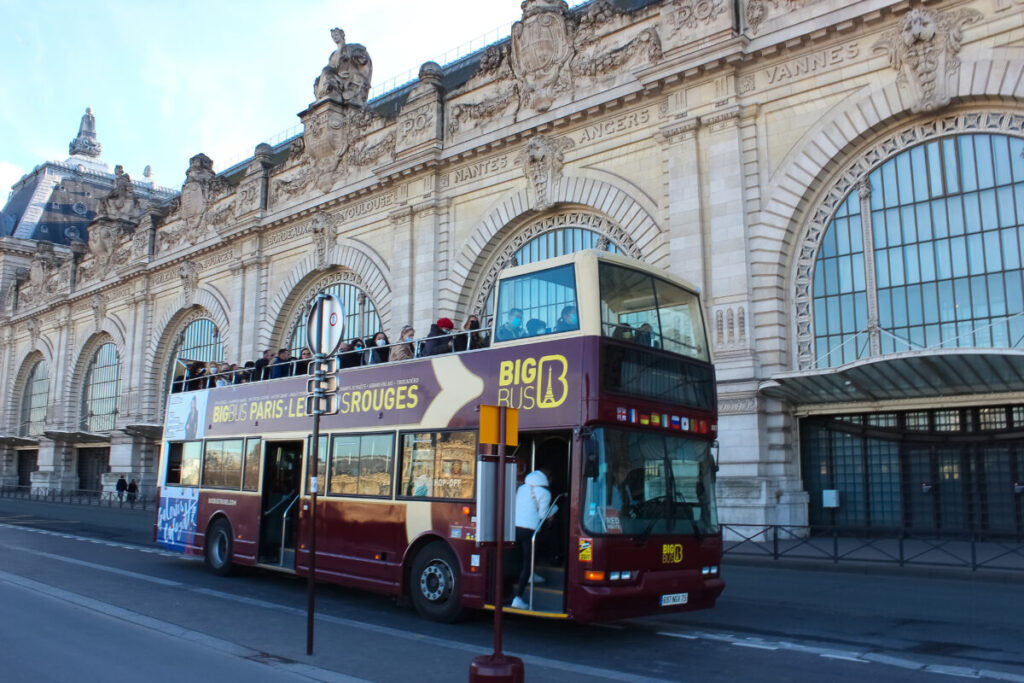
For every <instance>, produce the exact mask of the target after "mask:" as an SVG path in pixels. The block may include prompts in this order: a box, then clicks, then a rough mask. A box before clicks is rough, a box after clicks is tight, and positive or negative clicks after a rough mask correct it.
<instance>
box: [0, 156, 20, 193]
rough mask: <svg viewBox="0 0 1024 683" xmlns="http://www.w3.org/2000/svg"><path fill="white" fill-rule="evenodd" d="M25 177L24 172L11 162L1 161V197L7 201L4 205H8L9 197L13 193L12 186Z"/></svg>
mask: <svg viewBox="0 0 1024 683" xmlns="http://www.w3.org/2000/svg"><path fill="white" fill-rule="evenodd" d="M23 175H25V171H24V170H22V169H20V168H18V167H17V166H15V165H14V164H12V163H10V162H7V161H0V197H3V199H4V200H5V201H4V202H3V203H6V199H7V195H8V193H9V192H10V191H11V185H13V184H14V183H16V182H18V181H19V180H21V176H23Z"/></svg>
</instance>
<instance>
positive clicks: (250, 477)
mask: <svg viewBox="0 0 1024 683" xmlns="http://www.w3.org/2000/svg"><path fill="white" fill-rule="evenodd" d="M262 446H263V441H262V440H261V439H246V442H245V471H244V472H243V475H242V490H243V491H258V490H259V488H260V461H261V460H262V455H263V448H262Z"/></svg>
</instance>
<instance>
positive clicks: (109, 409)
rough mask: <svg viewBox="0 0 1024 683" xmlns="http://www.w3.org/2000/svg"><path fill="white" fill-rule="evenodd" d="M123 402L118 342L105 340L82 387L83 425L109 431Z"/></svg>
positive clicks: (83, 426)
mask: <svg viewBox="0 0 1024 683" xmlns="http://www.w3.org/2000/svg"><path fill="white" fill-rule="evenodd" d="M120 403H121V359H120V358H119V357H118V354H117V346H115V345H114V344H111V343H107V344H104V345H103V346H101V347H100V348H99V349H97V351H96V353H95V355H93V357H92V360H91V361H90V362H89V369H88V371H87V372H86V373H85V384H84V385H83V388H82V429H83V430H84V431H87V432H109V431H110V430H112V429H113V428H114V420H116V419H117V412H118V409H119V408H120Z"/></svg>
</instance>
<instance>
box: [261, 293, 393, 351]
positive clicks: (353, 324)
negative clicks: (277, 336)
mask: <svg viewBox="0 0 1024 683" xmlns="http://www.w3.org/2000/svg"><path fill="white" fill-rule="evenodd" d="M323 291H324V292H327V293H328V294H333V295H334V296H336V297H338V298H339V299H341V301H342V303H343V304H345V339H355V338H356V337H359V338H362V339H365V338H366V337H369V336H371V335H373V334H376V333H377V332H379V331H380V329H381V322H380V316H378V315H377V309H376V308H375V307H374V305H373V302H372V301H370V297H368V296H366V293H365V292H363V290H361V289H360V288H359V287H357V286H355V285H350V284H346V283H342V282H339V283H337V284H333V285H330V286H329V287H325V288H324V289H323ZM315 298H316V294H314V295H313V296H311V297H309V299H307V300H306V301H305V302H304V303H303V305H302V306H300V307H299V310H298V312H297V313H296V314H295V320H294V321H293V322H292V333H291V334H290V335H289V337H288V339H289V342H288V347H289V348H290V349H291V351H292V355H293V356H298V355H299V354H300V353H301V351H302V349H304V348H305V347H306V317H307V316H308V315H309V309H310V307H311V306H312V305H313V299H315ZM274 350H275V351H276V350H277V349H274Z"/></svg>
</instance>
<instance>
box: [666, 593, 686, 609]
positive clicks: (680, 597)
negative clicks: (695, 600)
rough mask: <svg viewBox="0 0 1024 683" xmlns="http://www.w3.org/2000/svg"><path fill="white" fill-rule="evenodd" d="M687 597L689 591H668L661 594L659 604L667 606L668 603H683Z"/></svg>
mask: <svg viewBox="0 0 1024 683" xmlns="http://www.w3.org/2000/svg"><path fill="white" fill-rule="evenodd" d="M689 599H690V594H689V593H669V594H667V595H662V596H661V606H662V607H668V606H669V605H685V604H686V601H687V600H689Z"/></svg>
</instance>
